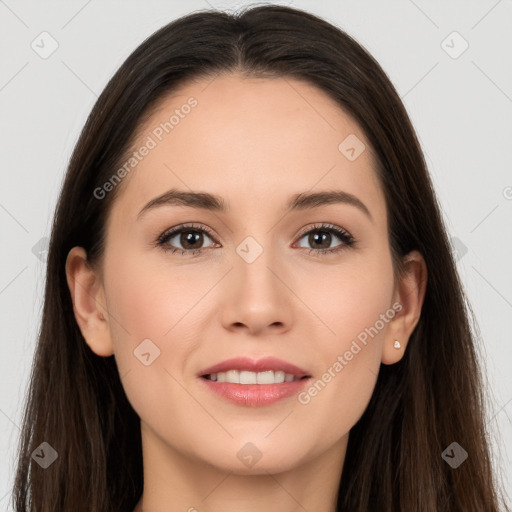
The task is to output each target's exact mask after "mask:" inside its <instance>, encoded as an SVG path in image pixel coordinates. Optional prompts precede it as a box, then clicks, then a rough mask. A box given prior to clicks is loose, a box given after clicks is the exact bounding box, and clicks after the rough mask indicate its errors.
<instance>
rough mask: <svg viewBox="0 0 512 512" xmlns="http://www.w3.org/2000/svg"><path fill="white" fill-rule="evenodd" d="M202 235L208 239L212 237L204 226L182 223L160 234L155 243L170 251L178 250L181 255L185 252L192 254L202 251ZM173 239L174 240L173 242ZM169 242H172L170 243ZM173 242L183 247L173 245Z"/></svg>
mask: <svg viewBox="0 0 512 512" xmlns="http://www.w3.org/2000/svg"><path fill="white" fill-rule="evenodd" d="M204 235H206V236H207V237H208V238H210V239H211V238H212V236H211V235H210V234H209V230H208V229H206V228H205V227H198V226H194V225H193V224H191V225H184V226H180V227H178V228H173V229H171V230H169V231H166V232H165V233H163V234H162V235H160V236H159V237H158V240H157V245H158V246H160V247H162V249H164V250H165V251H170V252H171V253H175V252H180V253H181V254H182V255H184V254H187V253H188V254H192V255H194V254H198V253H200V252H202V251H203V247H202V244H203V243H204ZM174 239H176V240H175V241H174V242H173V240H174ZM171 242H173V243H172V244H171ZM175 244H181V245H182V247H183V248H180V247H174V245H175Z"/></svg>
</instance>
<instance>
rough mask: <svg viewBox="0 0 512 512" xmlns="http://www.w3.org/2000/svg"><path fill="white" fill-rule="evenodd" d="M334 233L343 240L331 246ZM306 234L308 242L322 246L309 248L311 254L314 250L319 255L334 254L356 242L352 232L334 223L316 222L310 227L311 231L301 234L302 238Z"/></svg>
mask: <svg viewBox="0 0 512 512" xmlns="http://www.w3.org/2000/svg"><path fill="white" fill-rule="evenodd" d="M333 233H334V235H335V237H337V238H338V239H340V240H341V241H342V243H341V244H339V245H337V246H335V247H330V245H331V242H332V240H333V237H332V234H333ZM305 236H307V243H309V244H311V245H313V246H315V245H319V246H320V247H313V248H311V249H310V250H309V254H311V252H314V254H317V255H326V254H332V253H336V252H338V251H342V250H344V249H346V248H347V247H352V246H354V245H355V243H356V241H355V239H354V237H353V236H352V235H351V234H350V233H348V232H347V231H345V230H344V229H342V228H340V227H338V226H334V225H332V224H316V225H314V226H313V228H311V229H309V231H307V232H306V233H304V234H303V235H301V239H302V238H304V237H305Z"/></svg>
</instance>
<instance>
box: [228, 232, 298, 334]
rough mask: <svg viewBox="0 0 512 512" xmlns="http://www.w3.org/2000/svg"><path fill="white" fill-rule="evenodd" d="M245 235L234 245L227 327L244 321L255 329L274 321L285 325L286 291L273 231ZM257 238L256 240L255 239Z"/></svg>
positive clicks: (252, 329)
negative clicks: (234, 252)
mask: <svg viewBox="0 0 512 512" xmlns="http://www.w3.org/2000/svg"><path fill="white" fill-rule="evenodd" d="M266 231H268V230H262V231H261V234H259V235H255V236H253V235H248V236H246V237H245V238H244V239H243V240H242V241H241V242H240V243H239V244H238V245H237V246H236V248H235V251H236V254H235V258H234V261H233V265H234V268H233V273H232V277H231V279H233V287H232V288H230V292H229V295H228V296H227V297H225V299H226V302H225V303H224V314H223V318H224V322H225V324H227V325H226V327H228V326H229V325H233V324H237V325H239V324H244V325H246V326H247V327H248V328H249V329H250V330H251V331H253V332H255V331H258V330H261V329H264V328H265V327H267V326H270V325H274V324H279V325H283V324H288V315H289V311H288V308H287V307H286V305H287V304H289V293H290V292H289V291H288V289H287V287H286V286H285V284H284V282H286V277H285V276H284V275H281V274H282V273H283V270H282V268H283V265H281V264H280V262H279V249H278V248H277V247H276V246H275V244H273V242H272V240H273V238H274V237H273V236H272V232H266ZM256 236H257V237H258V239H257V238H256Z"/></svg>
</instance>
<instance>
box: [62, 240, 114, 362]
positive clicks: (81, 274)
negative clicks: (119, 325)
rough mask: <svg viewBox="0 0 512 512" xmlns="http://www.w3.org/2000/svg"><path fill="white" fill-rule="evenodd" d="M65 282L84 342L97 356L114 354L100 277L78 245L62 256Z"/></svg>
mask: <svg viewBox="0 0 512 512" xmlns="http://www.w3.org/2000/svg"><path fill="white" fill-rule="evenodd" d="M66 279H67V282H68V287H69V291H70V293H71V299H72V301H73V312H74V314H75V318H76V321H77V323H78V326H79V327H80V331H81V332H82V335H83V337H84V338H85V340H86V343H87V345H89V347H90V349H91V350H92V351H93V352H94V353H95V354H97V355H99V356H103V357H107V356H111V355H112V354H113V353H114V347H113V343H112V337H111V333H110V328H109V324H108V321H107V320H106V318H108V311H107V309H106V307H105V293H104V289H103V284H102V282H101V277H100V276H99V274H98V273H97V272H96V271H95V270H94V269H93V268H92V267H91V266H90V265H89V264H88V262H87V253H86V252H85V250H84V249H83V248H82V247H73V249H71V250H70V251H69V253H68V256H67V259H66Z"/></svg>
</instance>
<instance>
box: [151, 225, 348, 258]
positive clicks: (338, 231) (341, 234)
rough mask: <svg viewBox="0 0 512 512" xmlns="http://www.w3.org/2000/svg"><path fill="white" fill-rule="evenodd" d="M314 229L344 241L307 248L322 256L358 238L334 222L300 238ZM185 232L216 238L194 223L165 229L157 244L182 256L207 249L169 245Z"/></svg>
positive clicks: (302, 234)
mask: <svg viewBox="0 0 512 512" xmlns="http://www.w3.org/2000/svg"><path fill="white" fill-rule="evenodd" d="M313 231H323V232H331V233H334V234H335V235H336V236H337V237H338V238H339V239H340V240H341V241H342V242H343V243H342V244H340V245H338V246H336V247H334V248H332V249H306V250H307V251H308V254H311V253H314V254H315V255H320V256H327V255H331V254H334V253H338V252H340V251H343V250H345V249H347V248H350V247H353V246H354V245H355V244H356V240H355V239H354V237H353V236H352V235H350V233H348V232H347V231H345V230H344V229H342V228H339V227H337V226H334V225H333V224H315V225H314V226H312V227H311V228H309V229H308V230H307V231H305V232H303V233H301V234H300V235H299V240H300V239H301V238H303V237H304V236H305V235H308V234H310V233H311V232H313ZM183 232H185V233H186V232H196V233H197V232H203V233H206V234H207V235H208V236H209V237H210V238H212V239H214V237H213V234H212V232H211V230H210V229H209V228H207V227H206V226H196V225H193V224H185V225H182V226H179V227H178V228H172V229H171V230H169V231H165V232H164V233H162V234H161V235H160V236H159V237H158V238H157V240H156V245H157V246H158V247H161V248H162V250H164V251H166V252H171V253H173V254H174V253H177V252H180V253H181V256H184V255H185V254H188V255H190V256H197V255H199V254H200V253H202V252H203V251H204V250H205V249H204V248H203V249H179V248H177V247H171V246H169V245H167V242H168V241H169V240H170V239H171V238H173V237H174V236H175V235H178V234H181V233H183Z"/></svg>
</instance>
